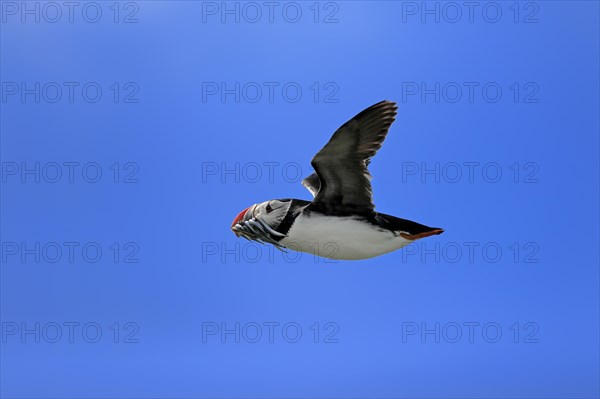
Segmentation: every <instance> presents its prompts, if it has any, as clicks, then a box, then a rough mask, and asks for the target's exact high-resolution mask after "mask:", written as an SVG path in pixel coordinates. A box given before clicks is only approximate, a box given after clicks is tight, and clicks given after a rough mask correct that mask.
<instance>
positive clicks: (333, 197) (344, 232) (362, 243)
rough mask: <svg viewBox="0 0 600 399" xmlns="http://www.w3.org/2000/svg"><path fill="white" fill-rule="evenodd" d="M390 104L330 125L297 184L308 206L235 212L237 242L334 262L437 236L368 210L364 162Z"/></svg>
mask: <svg viewBox="0 0 600 399" xmlns="http://www.w3.org/2000/svg"><path fill="white" fill-rule="evenodd" d="M397 109H398V107H397V106H396V103H394V102H392V101H387V100H384V101H381V102H378V103H377V104H374V105H372V106H370V107H368V108H367V109H365V110H363V111H362V112H360V113H359V114H357V115H356V116H355V117H353V118H352V119H350V120H349V121H348V122H346V123H344V124H343V125H342V126H341V127H340V128H338V129H337V130H336V131H335V133H334V134H333V136H332V137H331V139H330V140H329V142H328V143H327V144H326V145H325V147H323V148H322V149H321V150H320V151H319V152H318V153H317V154H316V155H315V156H314V158H313V159H312V161H311V165H312V167H313V169H314V171H315V172H314V173H313V174H311V175H310V176H308V177H306V178H305V179H304V180H302V185H303V186H304V187H306V188H307V189H308V191H310V193H311V194H312V196H313V198H312V201H306V200H302V199H293V198H285V199H273V200H269V201H265V202H262V203H258V204H254V205H252V206H250V207H248V208H246V209H244V210H243V211H241V212H240V213H239V214H238V215H237V216H236V217H235V218H234V219H233V223H232V224H231V230H232V231H233V233H235V235H236V236H237V237H243V238H246V239H248V240H252V241H257V242H259V243H263V244H271V245H274V246H275V247H276V248H278V249H281V250H283V251H286V250H288V249H289V250H294V251H299V252H305V253H310V254H313V255H317V256H320V257H323V258H329V259H336V260H360V259H369V258H374V257H376V256H379V255H383V254H387V253H389V252H392V251H395V250H398V249H400V248H403V247H405V246H406V245H409V244H411V243H413V242H415V241H416V240H420V239H423V238H425V237H429V236H433V235H437V234H441V233H443V232H444V230H443V229H441V228H439V227H429V226H426V225H423V224H420V223H417V222H413V221H411V220H407V219H401V218H398V217H396V216H391V215H386V214H383V213H379V212H376V211H375V205H374V204H373V191H372V188H371V174H370V173H369V169H368V166H369V163H370V162H371V158H372V157H373V156H374V155H375V154H376V153H377V151H378V150H379V149H380V148H381V146H382V144H383V141H384V140H385V137H386V135H387V133H388V130H389V129H390V126H391V125H392V123H393V122H394V120H395V119H396V111H397Z"/></svg>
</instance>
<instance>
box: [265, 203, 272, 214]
mask: <svg viewBox="0 0 600 399" xmlns="http://www.w3.org/2000/svg"><path fill="white" fill-rule="evenodd" d="M265 209H266V210H267V213H271V211H272V210H273V208H271V204H267V206H266V208H265Z"/></svg>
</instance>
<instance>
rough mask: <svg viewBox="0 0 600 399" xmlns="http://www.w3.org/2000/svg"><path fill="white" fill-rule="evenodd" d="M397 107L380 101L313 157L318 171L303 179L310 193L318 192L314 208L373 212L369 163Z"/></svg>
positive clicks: (342, 212)
mask: <svg viewBox="0 0 600 399" xmlns="http://www.w3.org/2000/svg"><path fill="white" fill-rule="evenodd" d="M397 109H398V107H397V106H396V104H395V103H393V102H391V101H387V100H386V101H381V102H379V103H377V104H375V105H372V106H371V107H369V108H367V109H365V110H364V111H362V112H361V113H359V114H358V115H356V116H355V117H354V118H352V119H351V120H349V121H348V122H346V123H345V124H343V125H342V126H341V127H340V128H339V129H338V130H336V132H335V133H334V134H333V136H332V137H331V139H330V140H329V142H328V143H327V144H326V145H325V147H323V148H322V149H321V151H319V152H318V153H317V155H315V157H314V158H313V159H312V162H311V164H312V166H313V168H314V169H315V171H316V174H313V175H311V176H309V177H307V178H306V179H304V180H303V181H302V184H303V185H304V186H305V187H307V188H308V189H309V191H311V193H312V192H313V191H315V192H316V195H315V198H314V199H313V201H312V203H311V204H310V205H309V208H310V209H311V210H316V211H319V212H323V213H327V214H332V215H347V214H365V215H372V214H373V213H374V209H375V205H374V204H373V199H372V196H373V193H372V189H371V182H370V180H371V175H370V174H369V170H368V169H367V166H368V165H369V162H370V159H371V157H373V156H374V155H375V153H376V152H377V150H379V149H380V148H381V145H382V144H383V140H384V139H385V136H386V135H387V132H388V130H389V128H390V126H391V125H392V123H393V122H394V120H395V118H396V110H397ZM313 195H314V194H313Z"/></svg>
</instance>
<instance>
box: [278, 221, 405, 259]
mask: <svg viewBox="0 0 600 399" xmlns="http://www.w3.org/2000/svg"><path fill="white" fill-rule="evenodd" d="M411 242H413V241H411V240H406V239H404V238H402V237H400V236H396V235H394V234H393V233H392V232H390V231H389V230H384V229H380V228H378V227H377V226H374V225H371V224H369V223H367V222H362V221H359V220H354V219H352V218H349V217H348V218H340V217H332V216H322V215H314V214H313V215H312V216H306V215H304V214H302V215H299V216H298V217H297V218H296V221H295V222H294V224H293V226H292V228H291V229H290V230H289V232H288V235H287V237H285V238H284V239H282V240H281V244H283V245H285V246H286V247H287V248H289V249H291V250H294V251H300V252H307V253H310V254H314V255H317V256H321V257H324V258H330V259H346V260H355V259H368V258H373V257H375V256H378V255H383V254H386V253H388V252H392V251H395V250H397V249H400V248H402V247H404V246H406V245H408V244H410V243H411Z"/></svg>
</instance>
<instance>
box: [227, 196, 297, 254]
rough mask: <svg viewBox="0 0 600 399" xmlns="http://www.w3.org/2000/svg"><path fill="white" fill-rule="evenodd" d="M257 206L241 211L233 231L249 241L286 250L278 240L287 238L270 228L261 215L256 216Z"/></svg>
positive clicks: (232, 227) (236, 218) (233, 225)
mask: <svg viewBox="0 0 600 399" xmlns="http://www.w3.org/2000/svg"><path fill="white" fill-rule="evenodd" d="M256 208H257V205H252V206H251V207H249V208H246V209H244V210H243V211H241V212H240V213H239V214H238V215H237V216H236V217H235V219H233V223H232V224H231V230H232V231H233V232H234V233H235V235H236V236H238V237H244V238H245V239H247V240H251V241H258V242H260V243H261V244H272V245H274V246H275V247H276V248H277V249H280V250H282V251H283V250H284V249H285V247H284V246H283V245H281V244H280V243H279V241H278V240H277V239H281V238H283V237H285V234H282V233H280V232H278V231H275V230H274V229H273V228H271V226H269V225H268V224H267V223H266V222H265V221H263V220H262V218H260V217H259V215H256V213H255V211H256Z"/></svg>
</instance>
